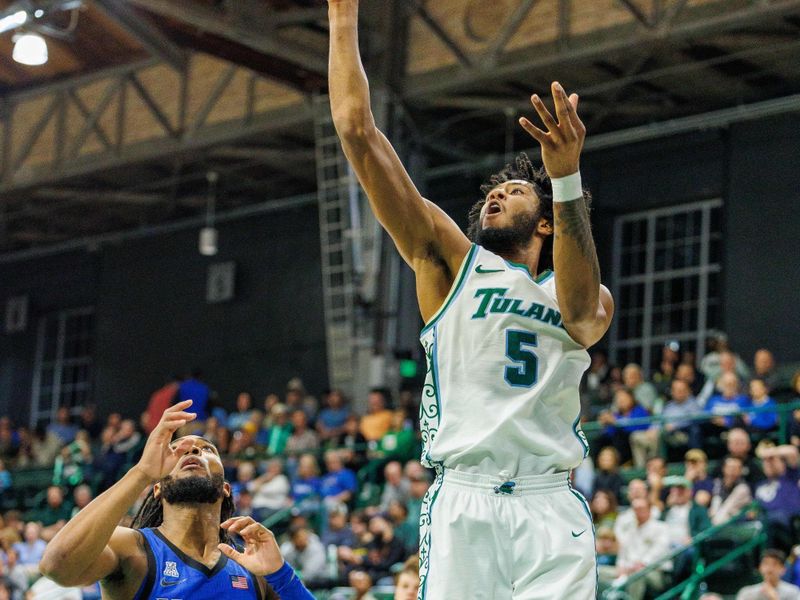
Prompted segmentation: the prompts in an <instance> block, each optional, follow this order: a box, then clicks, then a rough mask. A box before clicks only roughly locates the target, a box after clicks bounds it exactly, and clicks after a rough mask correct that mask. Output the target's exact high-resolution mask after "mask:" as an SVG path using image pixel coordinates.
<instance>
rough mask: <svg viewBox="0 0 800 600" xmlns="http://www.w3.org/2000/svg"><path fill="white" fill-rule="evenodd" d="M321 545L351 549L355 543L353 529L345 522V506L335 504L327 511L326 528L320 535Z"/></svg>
mask: <svg viewBox="0 0 800 600" xmlns="http://www.w3.org/2000/svg"><path fill="white" fill-rule="evenodd" d="M321 539H322V545H323V546H325V547H326V548H327V547H328V546H331V545H333V546H336V547H337V548H338V547H339V546H349V547H351V548H352V547H353V546H354V545H355V543H356V538H355V535H354V534H353V529H352V528H351V527H350V524H349V523H348V522H347V506H346V505H344V504H336V505H335V506H331V507H330V508H329V509H328V527H327V528H326V529H325V533H323V534H322V538H321Z"/></svg>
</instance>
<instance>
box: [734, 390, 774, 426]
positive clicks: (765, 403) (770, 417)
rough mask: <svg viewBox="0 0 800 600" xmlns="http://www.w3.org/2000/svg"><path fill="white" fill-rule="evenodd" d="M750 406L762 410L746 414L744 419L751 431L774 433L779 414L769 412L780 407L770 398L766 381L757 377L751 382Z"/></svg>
mask: <svg viewBox="0 0 800 600" xmlns="http://www.w3.org/2000/svg"><path fill="white" fill-rule="evenodd" d="M750 406H751V407H752V408H758V409H760V411H759V412H752V413H746V414H745V415H744V417H742V418H743V420H744V423H745V425H747V427H748V429H749V430H750V431H752V432H758V433H762V432H764V431H772V430H773V429H775V428H776V427H777V426H778V413H776V412H773V411H772V410H769V409H774V408H777V406H778V405H777V403H776V402H775V400H773V399H772V398H771V397H770V395H769V388H768V387H767V382H766V381H765V380H764V379H761V378H759V377H755V378H753V379H751V380H750ZM762 411H765V412H762Z"/></svg>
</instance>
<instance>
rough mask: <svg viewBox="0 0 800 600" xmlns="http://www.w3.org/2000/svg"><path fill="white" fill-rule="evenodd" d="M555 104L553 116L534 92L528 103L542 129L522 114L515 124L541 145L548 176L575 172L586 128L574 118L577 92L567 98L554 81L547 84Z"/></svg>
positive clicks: (576, 108) (576, 109) (578, 118)
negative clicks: (539, 121) (531, 105)
mask: <svg viewBox="0 0 800 600" xmlns="http://www.w3.org/2000/svg"><path fill="white" fill-rule="evenodd" d="M551 91H552V93H553V100H554V102H555V107H556V117H557V119H556V118H555V117H553V115H552V114H550V111H549V110H547V107H546V106H545V105H544V102H543V101H542V99H541V98H540V97H539V96H538V95H536V94H534V95H533V96H532V97H531V102H532V104H533V107H534V108H535V109H536V112H537V113H539V117H540V118H541V119H542V123H544V126H545V129H546V131H544V130H542V129H539V128H538V127H536V126H535V125H534V124H533V123H531V122H530V121H529V120H528V119H526V118H525V117H522V118H521V119H520V120H519V124H520V125H522V127H523V129H525V131H527V132H528V133H529V134H531V136H532V137H533V138H534V139H536V141H537V142H539V144H540V145H541V147H542V162H543V163H544V168H545V169H546V170H547V174H548V175H549V176H550V177H551V178H557V177H566V176H567V175H572V174H573V173H575V172H577V171H578V168H579V166H580V156H581V150H583V141H584V139H585V138H586V127H585V126H584V124H583V122H582V121H581V119H580V117H578V95H577V94H572V95H570V96H569V97H568V96H567V92H565V91H564V88H563V87H561V84H560V83H558V82H557V81H555V82H553V85H552V86H551Z"/></svg>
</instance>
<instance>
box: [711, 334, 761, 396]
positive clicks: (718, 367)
mask: <svg viewBox="0 0 800 600" xmlns="http://www.w3.org/2000/svg"><path fill="white" fill-rule="evenodd" d="M724 336H725V334H718V338H720V339H718V340H717V341H716V342H714V346H715V347H714V348H713V349H712V351H710V352H707V353H706V355H705V356H704V357H703V360H701V361H700V371H701V372H702V373H703V376H704V377H705V378H706V386H705V387H704V390H703V391H702V392H701V393H700V395H702V396H703V397H704V398H708V397H710V396H711V395H713V393H714V392H713V390H714V388H715V387H716V381H717V380H718V379H719V378H720V376H721V375H722V374H724V373H733V374H734V375H736V376H737V377H738V378H739V379H743V380H745V381H746V380H748V379H750V369H748V368H747V365H746V364H745V362H744V361H743V360H742V359H741V358H740V357H739V356H737V355H736V354H734V353H733V352H731V351H730V350H729V349H728V340H727V337H725V339H721V338H722V337H724ZM708 387H710V388H711V391H710V392H707V391H706V389H705V388H708ZM701 404H702V401H701Z"/></svg>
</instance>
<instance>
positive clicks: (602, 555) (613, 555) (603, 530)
mask: <svg viewBox="0 0 800 600" xmlns="http://www.w3.org/2000/svg"><path fill="white" fill-rule="evenodd" d="M595 551H596V554H597V566H598V567H599V568H603V567H613V566H615V565H616V564H617V553H618V552H619V544H617V536H616V535H614V530H613V529H612V528H611V527H600V528H598V529H597V533H596V534H595ZM609 579H613V577H610V578H609Z"/></svg>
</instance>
